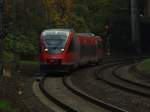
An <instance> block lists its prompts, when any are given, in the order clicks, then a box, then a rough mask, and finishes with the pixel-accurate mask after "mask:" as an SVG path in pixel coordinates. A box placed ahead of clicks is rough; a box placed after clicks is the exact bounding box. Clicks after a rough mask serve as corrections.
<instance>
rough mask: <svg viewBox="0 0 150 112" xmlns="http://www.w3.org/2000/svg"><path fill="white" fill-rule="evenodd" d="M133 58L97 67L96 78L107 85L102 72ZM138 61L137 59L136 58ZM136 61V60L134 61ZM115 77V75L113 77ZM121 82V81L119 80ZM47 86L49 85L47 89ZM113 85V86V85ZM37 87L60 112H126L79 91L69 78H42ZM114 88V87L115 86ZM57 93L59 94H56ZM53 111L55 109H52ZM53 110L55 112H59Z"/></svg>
mask: <svg viewBox="0 0 150 112" xmlns="http://www.w3.org/2000/svg"><path fill="white" fill-rule="evenodd" d="M133 59H135V57H134V58H126V59H119V60H117V63H114V62H115V61H116V60H113V61H112V63H111V64H107V63H105V64H104V65H103V66H102V67H100V68H99V67H98V69H97V70H96V72H95V75H96V76H97V78H99V79H101V80H104V81H105V82H107V83H109V84H113V82H112V83H110V82H109V81H108V80H105V78H104V77H103V75H97V74H103V72H104V71H103V70H104V69H106V68H108V67H109V66H114V65H122V64H125V63H129V61H125V60H132V61H133ZM138 59H139V58H138ZM136 60H137V59H136ZM113 76H114V77H115V75H113ZM116 76H117V75H116ZM120 80H121V79H120ZM47 85H49V86H48V87H47ZM113 85H115V84H113ZM38 86H39V88H40V90H41V92H42V93H43V94H44V95H45V96H46V97H47V98H48V99H49V100H50V101H52V102H53V103H54V104H56V105H57V106H58V107H59V108H61V109H59V110H61V111H62V112H93V111H94V112H109V111H111V112H127V111H126V110H124V109H121V108H119V107H117V106H114V105H112V104H110V103H105V102H104V101H102V100H100V99H96V98H94V97H92V96H89V95H88V94H86V93H84V91H81V90H80V89H78V88H77V87H76V86H74V85H73V84H72V83H71V80H70V76H65V77H47V76H44V77H42V78H41V79H40V81H39V82H38ZM115 86H116V85H115ZM57 93H59V94H57ZM53 110H55V109H53ZM61 111H57V109H56V110H55V112H61Z"/></svg>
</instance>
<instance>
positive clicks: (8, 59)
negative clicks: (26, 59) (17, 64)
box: [2, 51, 15, 63]
mask: <svg viewBox="0 0 150 112" xmlns="http://www.w3.org/2000/svg"><path fill="white" fill-rule="evenodd" d="M14 59H15V55H14V54H13V53H12V52H10V51H3V52H2V61H3V63H12V62H13V61H14Z"/></svg>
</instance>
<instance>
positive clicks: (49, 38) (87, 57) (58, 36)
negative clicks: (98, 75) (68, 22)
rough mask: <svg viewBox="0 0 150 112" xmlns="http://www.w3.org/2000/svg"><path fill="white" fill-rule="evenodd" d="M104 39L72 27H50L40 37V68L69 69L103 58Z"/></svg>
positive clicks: (93, 62) (43, 69) (45, 69)
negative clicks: (76, 30)
mask: <svg viewBox="0 0 150 112" xmlns="http://www.w3.org/2000/svg"><path fill="white" fill-rule="evenodd" d="M102 57H103V48H102V39H101V37H99V36H95V35H94V34H92V33H76V32H75V31H74V30H72V29H48V30H45V31H43V32H42V34H41V38H40V62H41V64H40V69H41V71H44V72H49V71H63V72H64V71H68V70H71V69H74V68H77V67H79V66H82V65H86V64H96V63H99V62H100V61H101V60H102Z"/></svg>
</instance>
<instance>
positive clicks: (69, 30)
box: [43, 28, 74, 32]
mask: <svg viewBox="0 0 150 112" xmlns="http://www.w3.org/2000/svg"><path fill="white" fill-rule="evenodd" d="M46 31H67V32H71V31H74V30H73V29H61V28H58V29H46V30H44V31H43V32H46Z"/></svg>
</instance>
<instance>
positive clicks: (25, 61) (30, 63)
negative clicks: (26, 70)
mask: <svg viewBox="0 0 150 112" xmlns="http://www.w3.org/2000/svg"><path fill="white" fill-rule="evenodd" d="M19 63H20V64H23V65H32V66H38V65H39V64H40V62H39V61H29V60H22V61H20V62H19Z"/></svg>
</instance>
